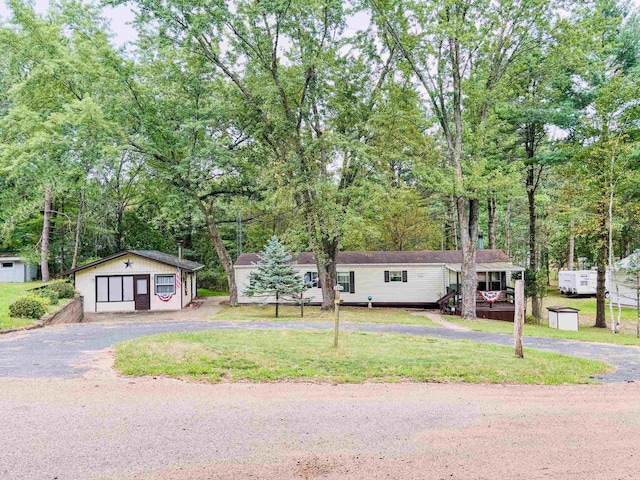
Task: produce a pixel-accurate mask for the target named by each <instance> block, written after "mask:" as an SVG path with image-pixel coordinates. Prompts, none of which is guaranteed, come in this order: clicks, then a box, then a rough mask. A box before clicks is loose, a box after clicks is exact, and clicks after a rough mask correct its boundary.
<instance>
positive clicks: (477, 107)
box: [370, 0, 554, 318]
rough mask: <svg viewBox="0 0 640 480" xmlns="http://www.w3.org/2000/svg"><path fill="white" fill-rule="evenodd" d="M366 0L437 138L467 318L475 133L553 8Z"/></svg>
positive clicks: (472, 270)
mask: <svg viewBox="0 0 640 480" xmlns="http://www.w3.org/2000/svg"><path fill="white" fill-rule="evenodd" d="M370 3H371V5H372V7H373V8H372V10H373V14H374V17H375V20H376V22H377V23H378V24H379V25H380V29H381V35H382V37H383V39H384V40H385V41H386V42H387V43H389V44H390V45H393V46H394V47H395V48H397V49H398V50H399V51H400V52H401V54H402V56H403V57H404V59H405V60H406V62H407V63H408V65H409V68H410V70H411V72H412V73H413V74H414V75H415V78H416V79H417V81H418V83H419V86H420V87H421V88H422V89H424V92H425V94H426V103H427V106H428V108H429V110H430V111H431V112H432V113H433V115H434V116H435V118H436V119H437V120H438V123H439V126H440V130H441V133H442V135H443V137H444V141H445V145H446V157H447V161H448V164H449V166H450V168H451V171H452V182H451V185H452V192H451V193H452V194H453V196H454V198H455V200H456V207H457V214H458V219H459V225H460V240H461V242H460V246H461V249H462V256H463V262H462V287H461V293H462V316H463V317H468V318H474V317H475V307H476V305H475V299H476V288H477V274H476V263H475V260H476V248H477V238H478V221H479V198H480V197H481V196H485V197H486V195H484V194H483V193H484V192H482V188H481V186H482V184H483V181H482V180H480V179H479V178H477V176H478V173H479V171H480V172H481V171H482V152H481V150H482V137H483V134H484V130H485V127H486V126H487V120H488V119H489V117H490V112H491V109H492V107H493V105H494V102H495V100H496V97H497V96H499V95H500V90H501V88H502V80H503V79H504V77H505V75H506V74H507V73H508V72H509V71H510V70H511V69H512V68H513V67H514V65H515V64H517V62H518V60H519V56H520V55H521V53H522V51H523V50H525V49H527V48H529V46H530V44H531V43H532V42H535V41H536V40H537V39H539V38H541V37H542V35H541V33H540V32H542V31H544V30H546V29H547V28H548V23H549V18H550V17H551V16H552V15H553V14H554V9H553V8H551V4H550V2H546V1H525V2H516V3H514V2H510V1H499V2H471V1H465V0H459V1H454V2H448V1H437V2H413V1H407V2H399V1H395V2H388V3H385V4H382V2H380V1H379V0H371V2H370ZM473 133H475V138H476V142H473V141H471V136H472V135H473ZM474 146H475V148H472V147H474Z"/></svg>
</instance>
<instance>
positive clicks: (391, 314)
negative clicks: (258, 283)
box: [211, 305, 440, 327]
mask: <svg viewBox="0 0 640 480" xmlns="http://www.w3.org/2000/svg"><path fill="white" fill-rule="evenodd" d="M279 310H280V311H279V317H278V318H275V311H276V310H275V306H274V305H265V306H261V305H242V306H239V307H234V308H231V307H228V308H225V309H223V310H222V311H221V312H219V313H217V314H216V315H214V316H213V317H212V318H211V319H212V320H224V321H228V320H249V321H274V320H278V321H291V320H300V321H303V320H304V321H333V311H326V310H324V311H323V310H321V309H320V307H305V308H304V318H300V307H296V306H282V305H281V306H280V309H279ZM340 321H341V322H358V323H399V324H410V325H425V326H437V327H439V326H440V325H438V324H437V323H435V322H432V321H431V320H429V319H428V318H427V317H424V316H422V315H412V314H411V312H410V311H408V310H403V309H401V308H367V307H341V308H340Z"/></svg>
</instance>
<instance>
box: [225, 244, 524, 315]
mask: <svg viewBox="0 0 640 480" xmlns="http://www.w3.org/2000/svg"><path fill="white" fill-rule="evenodd" d="M477 258H478V271H479V277H480V278H479V280H480V281H481V282H482V281H483V280H482V279H483V278H484V279H485V280H484V281H485V286H486V287H490V286H491V285H492V284H491V283H486V282H487V279H488V280H490V281H491V280H493V281H494V283H493V286H494V287H496V289H502V290H504V289H505V288H506V287H509V286H511V280H510V279H511V272H512V271H521V270H522V269H521V268H520V267H517V266H515V265H513V264H512V263H510V262H509V259H508V257H507V256H506V255H505V254H504V253H503V252H502V251H499V250H479V251H478V252H477ZM258 260H259V257H258V254H255V253H246V254H243V255H241V256H240V257H239V258H238V260H237V262H236V264H235V272H236V282H237V285H238V292H239V302H240V303H253V302H256V301H260V302H265V301H267V302H273V301H275V298H273V299H271V298H267V299H265V298H263V297H261V298H259V299H256V298H252V297H248V296H246V295H244V294H243V292H244V291H245V289H246V288H247V287H248V285H249V274H250V273H251V272H252V271H253V269H254V268H255V267H254V265H255V263H257V262H258ZM461 261H462V253H461V252H460V251H421V252H341V253H339V254H338V258H337V273H338V279H337V283H339V284H341V285H342V286H343V290H342V292H341V298H342V300H343V303H344V304H346V305H365V304H367V303H368V301H369V297H371V298H372V300H371V301H372V304H373V305H376V306H392V305H404V306H426V305H433V304H435V303H436V302H437V301H438V299H440V298H441V297H442V296H444V295H445V294H446V293H447V288H454V289H455V288H457V282H456V273H457V272H459V271H460V262H461ZM294 262H295V264H296V268H297V270H298V272H300V275H301V276H302V277H304V278H305V280H306V281H307V283H308V284H310V285H311V288H309V289H308V290H306V291H305V293H304V296H305V297H306V298H309V299H310V302H311V304H320V303H321V302H322V290H321V288H319V287H318V280H317V278H318V277H317V267H316V261H315V256H314V255H313V254H312V253H301V254H299V255H297V256H295V258H294ZM496 282H497V283H496ZM498 287H500V288H498ZM488 289H489V288H483V290H488Z"/></svg>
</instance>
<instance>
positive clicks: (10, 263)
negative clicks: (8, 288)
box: [0, 254, 38, 283]
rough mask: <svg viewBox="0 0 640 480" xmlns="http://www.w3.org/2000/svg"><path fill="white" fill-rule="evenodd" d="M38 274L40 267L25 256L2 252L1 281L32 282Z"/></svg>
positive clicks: (0, 257)
mask: <svg viewBox="0 0 640 480" xmlns="http://www.w3.org/2000/svg"><path fill="white" fill-rule="evenodd" d="M37 274H38V267H37V266H36V265H34V264H32V263H29V262H27V261H26V260H25V259H24V258H21V257H17V256H13V255H2V254H0V283H21V282H30V281H32V280H35V279H36V276H37Z"/></svg>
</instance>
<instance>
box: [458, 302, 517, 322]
mask: <svg viewBox="0 0 640 480" xmlns="http://www.w3.org/2000/svg"><path fill="white" fill-rule="evenodd" d="M460 313H461V312H460V306H458V308H457V309H456V313H455V314H456V315H460ZM515 313H516V307H515V305H514V304H513V303H510V302H496V303H494V304H493V305H492V306H490V305H489V304H487V302H477V303H476V316H477V317H478V318H486V319H487V320H501V321H503V322H513V319H514V317H515Z"/></svg>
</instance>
